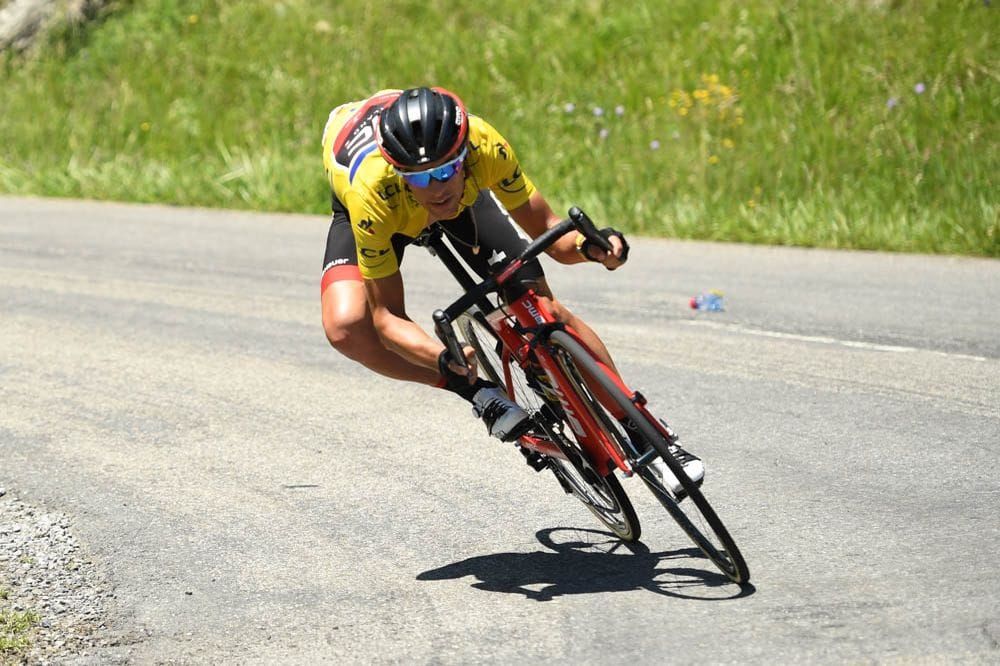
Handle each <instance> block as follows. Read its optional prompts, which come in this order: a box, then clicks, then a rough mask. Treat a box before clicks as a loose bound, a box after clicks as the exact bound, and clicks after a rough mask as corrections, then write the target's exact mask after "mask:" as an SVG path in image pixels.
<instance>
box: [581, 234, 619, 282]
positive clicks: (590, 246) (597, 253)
mask: <svg viewBox="0 0 1000 666" xmlns="http://www.w3.org/2000/svg"><path fill="white" fill-rule="evenodd" d="M599 233H600V234H601V235H602V236H604V238H605V239H607V241H608V243H610V244H611V252H605V251H604V250H602V249H601V248H599V247H597V245H595V244H594V243H591V242H590V241H587V240H585V241H583V242H582V243H580V245H579V249H580V252H581V253H582V254H583V256H584V257H585V258H586V259H589V260H590V261H595V262H597V263H599V264H603V265H604V267H605V268H607V269H608V270H609V271H613V270H615V269H616V268H618V267H620V266H621V265H622V264H624V263H625V262H626V261H628V251H629V245H628V241H627V240H625V235H624V234H623V233H622V232H620V231H618V230H616V229H612V228H611V227H606V228H604V229H601V230H600V232H599Z"/></svg>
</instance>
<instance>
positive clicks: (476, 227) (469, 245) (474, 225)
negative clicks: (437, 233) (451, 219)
mask: <svg viewBox="0 0 1000 666" xmlns="http://www.w3.org/2000/svg"><path fill="white" fill-rule="evenodd" d="M474 205H475V204H473V206H474ZM473 206H469V217H471V218H472V228H473V230H474V232H475V234H476V235H475V238H474V239H473V241H472V243H468V242H466V241H464V240H462V239H461V238H459V237H458V236H456V235H455V234H454V233H452V232H451V231H449V230H448V227H446V226H444V224H441V223H438V226H440V227H441V228H442V229H444V232H445V234H447V235H448V238H450V239H452V240H453V241H457V242H459V243H461V244H462V245H464V246H465V247H467V248H469V249H470V250H472V254H479V224H478V223H477V222H476V211H475V210H474V208H473Z"/></svg>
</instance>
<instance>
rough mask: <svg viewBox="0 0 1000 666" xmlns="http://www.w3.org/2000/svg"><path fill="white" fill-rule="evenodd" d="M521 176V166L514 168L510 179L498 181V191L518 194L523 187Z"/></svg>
mask: <svg viewBox="0 0 1000 666" xmlns="http://www.w3.org/2000/svg"><path fill="white" fill-rule="evenodd" d="M521 175H522V174H521V165H520V164H519V165H517V166H516V167H514V173H512V174H511V176H510V178H504V179H503V180H501V181H500V189H501V190H503V191H504V192H520V191H521V190H523V189H524V187H525V185H524V180H522V179H521Z"/></svg>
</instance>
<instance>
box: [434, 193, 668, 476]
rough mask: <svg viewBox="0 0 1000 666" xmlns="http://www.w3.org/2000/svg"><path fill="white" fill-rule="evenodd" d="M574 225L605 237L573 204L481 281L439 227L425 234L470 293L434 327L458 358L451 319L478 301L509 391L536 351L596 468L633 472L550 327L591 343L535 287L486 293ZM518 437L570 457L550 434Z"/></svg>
mask: <svg viewBox="0 0 1000 666" xmlns="http://www.w3.org/2000/svg"><path fill="white" fill-rule="evenodd" d="M572 228H577V229H578V230H579V231H580V232H581V233H583V234H584V235H586V236H588V237H594V239H595V242H598V243H599V244H600V242H601V241H604V239H603V238H601V237H600V236H599V235H598V234H597V232H596V230H595V229H594V227H593V223H592V222H590V220H589V218H587V217H586V215H584V214H583V213H582V212H579V211H578V210H575V209H574V211H571V213H570V219H567V220H563V222H561V223H560V224H558V225H556V226H554V227H552V228H551V229H549V230H548V231H546V232H545V233H544V234H542V235H541V236H539V237H538V238H537V239H536V240H535V241H534V242H533V243H531V244H530V245H529V246H528V248H527V249H526V250H525V251H524V252H522V253H521V255H520V256H519V257H517V258H516V259H514V260H513V261H511V262H510V263H509V264H508V265H507V266H506V267H505V268H504V270H502V271H501V272H500V273H498V274H497V275H495V276H493V277H491V278H489V279H487V280H485V281H483V282H479V283H477V282H476V280H475V279H474V278H473V277H472V276H471V275H470V274H469V271H468V270H467V269H466V268H465V267H464V265H463V264H461V263H460V262H459V261H458V259H457V257H456V256H455V254H454V253H453V251H452V250H451V249H450V248H449V247H448V246H447V245H446V244H445V243H444V241H443V238H442V235H441V233H440V230H438V229H434V230H432V231H430V232H429V233H427V234H425V236H424V237H422V239H421V242H420V244H422V245H425V246H426V247H427V248H428V249H429V250H430V251H431V253H432V254H434V255H436V256H437V257H438V258H439V259H440V260H441V261H442V263H444V265H445V267H446V268H447V269H448V270H449V272H450V273H451V274H452V275H453V276H454V277H455V279H456V280H457V281H458V282H459V284H461V285H462V287H464V288H465V290H466V293H465V295H464V296H462V297H461V298H459V299H458V300H457V301H455V302H454V303H452V304H451V305H450V306H449V307H448V308H446V309H445V310H443V311H442V310H438V311H437V312H435V313H434V321H435V327H436V329H437V332H438V337H440V338H441V339H442V341H443V342H445V344H446V345H448V346H449V349H451V350H452V356H453V357H454V358H463V357H462V355H461V352H460V350H459V349H458V342H457V340H456V339H455V333H454V330H453V329H452V326H451V322H452V321H453V320H454V319H455V318H456V317H457V316H458V315H459V314H461V313H462V312H465V311H466V310H468V309H469V308H471V307H472V306H473V305H476V306H478V307H479V309H480V311H481V312H482V313H483V315H484V316H485V317H486V320H487V323H489V325H490V327H491V328H492V329H493V331H494V332H495V333H496V334H497V336H498V337H499V338H500V340H501V342H502V344H503V350H502V352H501V363H502V365H503V371H504V381H505V383H506V387H505V388H506V389H507V391H508V393H509V394H511V395H513V385H512V376H511V371H510V367H511V363H517V364H518V365H520V366H521V367H522V368H524V367H526V366H527V365H528V363H529V357H530V356H531V352H532V351H533V352H534V358H535V359H536V360H537V362H538V364H539V365H541V366H542V368H543V369H544V370H545V372H546V373H547V374H548V375H549V378H550V379H551V380H552V387H553V389H554V391H555V393H556V395H557V396H558V398H559V402H560V403H561V405H562V408H563V411H564V412H565V414H566V417H567V419H566V420H567V422H568V423H569V425H570V427H571V428H572V430H573V434H574V435H575V437H576V440H577V442H578V443H579V444H580V446H581V447H582V448H583V449H584V450H585V451H586V452H587V454H588V457H589V458H590V463H591V464H592V465H594V466H595V470H596V471H597V472H598V473H599V474H601V475H602V476H605V475H607V474H609V473H610V472H611V471H613V470H614V469H619V470H621V471H622V472H624V473H625V474H627V475H629V476H631V475H632V473H633V469H632V466H630V465H629V463H628V462H627V460H626V455H625V453H624V452H623V451H622V450H621V449H620V448H619V447H618V445H617V443H616V442H614V441H613V440H611V439H610V438H609V437H608V436H607V435H606V434H605V432H604V429H603V427H602V426H601V425H600V424H598V422H597V419H596V417H595V415H593V414H591V412H590V410H589V409H588V408H587V407H586V405H585V404H584V402H583V401H582V400H581V399H580V397H579V396H578V395H577V393H576V391H575V390H574V389H573V388H572V386H571V385H570V383H569V380H567V379H566V377H565V375H564V374H563V371H562V368H561V367H560V366H559V363H558V362H557V361H556V360H555V359H554V358H553V357H552V355H551V353H550V352H549V350H548V348H547V346H546V344H545V342H546V340H547V333H548V332H549V331H551V330H554V329H555V328H557V327H558V328H561V329H562V330H564V331H566V332H567V333H568V334H570V335H571V336H573V337H574V338H575V339H576V340H577V342H579V343H580V344H581V345H582V346H583V347H584V348H585V349H587V350H588V352H589V351H590V349H589V347H588V346H587V345H586V344H585V343H584V342H583V341H582V340H581V339H580V336H579V335H578V334H577V333H576V332H575V331H574V330H572V328H571V327H568V326H564V325H563V324H561V323H559V322H558V321H557V320H556V319H555V317H554V316H553V315H552V314H551V313H550V312H549V311H548V309H547V308H546V307H545V306H544V304H543V303H542V302H541V300H540V299H539V296H538V295H537V294H536V293H535V291H534V290H532V289H529V290H527V291H526V292H525V293H524V294H522V295H520V296H519V297H517V298H516V299H514V300H513V301H512V302H510V303H508V304H507V305H506V306H503V305H497V304H494V303H492V302H491V301H490V300H489V299H488V298H487V295H488V294H489V293H491V292H496V291H499V289H500V288H501V287H502V286H503V285H504V284H505V283H506V282H507V281H508V280H509V279H510V278H511V277H512V276H513V275H514V274H515V273H516V272H517V271H518V269H520V268H521V267H522V266H523V265H524V264H525V263H527V262H528V261H530V260H531V259H533V258H534V257H535V256H537V255H538V254H540V253H541V252H542V251H544V249H545V248H547V247H548V246H549V245H551V244H552V242H554V241H555V240H556V239H557V238H558V237H560V236H562V235H563V234H565V233H567V232H568V231H570V230H571V229H572ZM598 239H599V240H598ZM609 247H610V246H609ZM456 352H457V353H456ZM590 353H591V356H592V357H593V358H594V360H595V361H597V363H598V366H599V367H600V369H601V370H602V371H603V372H605V373H607V375H608V376H609V377H610V378H611V379H612V380H613V381H614V382H615V383H616V384H617V385H618V386H619V388H621V390H622V391H623V392H624V393H625V394H626V395H629V396H633V402H634V403H635V404H636V406H637V407H639V408H640V409H642V408H643V405H645V399H643V397H642V395H641V394H639V393H638V392H633V391H631V390H630V389H628V387H626V386H625V384H624V383H623V382H622V380H621V378H620V377H618V375H617V373H615V372H614V371H612V370H611V369H610V368H609V367H607V365H605V364H604V363H603V362H601V361H600V359H598V358H597V356H596V355H595V354H593V352H590ZM519 441H520V444H521V445H522V446H524V447H526V448H528V449H531V450H534V451H536V452H538V453H541V454H543V455H546V456H551V457H555V458H560V459H562V460H566V459H567V457H566V454H565V453H563V451H562V450H561V449H560V448H559V447H558V446H557V445H555V444H554V443H553V442H552V441H551V440H548V439H547V438H541V437H536V436H533V435H531V434H529V435H526V436H524V437H522V438H521V439H520V440H519ZM651 457H652V456H650V458H651ZM640 460H641V462H642V463H645V462H647V461H646V460H642V459H640Z"/></svg>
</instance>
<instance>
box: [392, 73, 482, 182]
mask: <svg viewBox="0 0 1000 666" xmlns="http://www.w3.org/2000/svg"><path fill="white" fill-rule="evenodd" d="M468 133H469V117H468V115H467V114H466V112H465V105H464V104H462V100H460V99H459V98H458V96H457V95H455V94H453V93H450V92H448V91H447V90H445V89H444V88H410V89H409V90H404V91H403V92H402V93H400V94H399V97H397V98H396V100H395V101H394V102H393V103H392V104H390V105H389V106H387V107H385V108H384V109H382V113H381V114H379V119H378V147H379V150H380V151H381V152H382V157H384V158H385V159H386V161H387V162H389V164H392V165H393V166H397V167H403V168H407V167H415V166H419V165H421V164H427V163H428V162H435V161H437V160H439V159H441V158H442V157H447V156H448V155H451V154H452V153H454V152H455V151H457V150H458V149H459V147H460V146H461V145H462V142H463V141H465V137H466V136H467V135H468Z"/></svg>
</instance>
